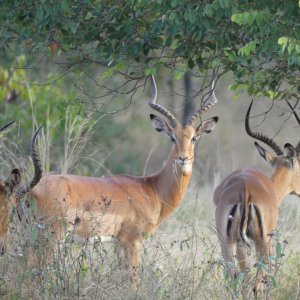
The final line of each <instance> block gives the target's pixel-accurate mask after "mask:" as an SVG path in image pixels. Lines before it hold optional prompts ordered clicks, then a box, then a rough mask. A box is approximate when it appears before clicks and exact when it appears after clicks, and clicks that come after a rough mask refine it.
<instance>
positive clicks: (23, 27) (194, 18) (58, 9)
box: [0, 0, 300, 99]
mask: <svg viewBox="0 0 300 300" xmlns="http://www.w3.org/2000/svg"><path fill="white" fill-rule="evenodd" d="M1 3H2V4H1V9H0V24H1V25H0V49H1V52H2V58H3V59H4V58H5V61H6V62H8V63H9V62H10V61H13V60H14V59H15V57H16V56H18V55H20V54H26V58H27V61H26V67H30V66H32V65H33V64H34V62H35V61H36V59H37V58H38V57H41V56H42V55H48V56H49V57H55V58H57V57H58V56H60V57H63V59H64V65H63V66H64V68H65V69H68V68H69V69H72V70H75V69H77V70H78V69H79V70H80V69H82V68H84V67H85V66H87V65H89V64H92V63H98V64H101V65H105V66H108V68H107V70H106V71H105V72H104V73H103V74H102V76H103V78H106V77H110V76H111V75H112V74H114V73H115V72H118V73H121V74H124V75H126V78H128V79H130V80H136V79H138V78H142V77H144V76H145V75H151V74H152V75H154V74H156V72H157V71H158V70H160V69H164V68H170V69H172V70H174V74H175V78H177V79H180V78H181V76H182V75H183V74H184V73H185V72H186V71H189V72H192V73H193V74H194V75H200V74H203V73H205V72H208V71H210V72H211V71H212V70H217V71H218V73H219V76H220V75H221V74H223V73H226V72H228V71H232V72H233V74H234V78H235V84H234V85H233V86H232V88H233V89H236V88H239V87H240V86H242V87H244V88H246V90H247V92H248V93H249V94H250V95H265V96H269V97H272V98H278V99H281V98H284V97H287V98H290V99H291V98H295V99H296V98H297V97H298V94H299V89H300V82H299V80H300V79H299V78H300V76H299V66H300V30H299V25H300V24H299V20H300V16H299V10H300V9H299V5H300V4H299V1H296V0H287V1H267V0H256V1H235V0H213V1H211V0H207V1H196V0H186V1H182V0H152V1H149V0H117V1H115V0H114V1H110V0H82V1H73V0H62V1H53V0H49V1H43V0H38V1H31V0H28V1H23V0H13V1H11V0H6V1H5V0H4V1H2V2H1ZM3 61H4V60H3Z"/></svg>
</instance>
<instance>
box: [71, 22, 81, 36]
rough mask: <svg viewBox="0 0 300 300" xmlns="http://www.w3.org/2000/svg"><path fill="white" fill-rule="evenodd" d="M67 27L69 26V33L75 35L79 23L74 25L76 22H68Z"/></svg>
mask: <svg viewBox="0 0 300 300" xmlns="http://www.w3.org/2000/svg"><path fill="white" fill-rule="evenodd" d="M69 26H70V29H71V32H72V33H73V34H74V33H76V31H77V28H78V26H79V23H76V22H70V24H69Z"/></svg>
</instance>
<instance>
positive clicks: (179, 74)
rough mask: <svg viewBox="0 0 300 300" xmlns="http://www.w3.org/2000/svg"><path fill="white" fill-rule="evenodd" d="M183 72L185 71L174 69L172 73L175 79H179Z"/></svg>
mask: <svg viewBox="0 0 300 300" xmlns="http://www.w3.org/2000/svg"><path fill="white" fill-rule="evenodd" d="M184 73H185V71H182V70H176V71H175V73H174V78H175V79H176V80H180V79H181V78H182V77H183V75H184Z"/></svg>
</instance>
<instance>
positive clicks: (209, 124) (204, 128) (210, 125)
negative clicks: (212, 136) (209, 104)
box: [196, 117, 219, 135]
mask: <svg viewBox="0 0 300 300" xmlns="http://www.w3.org/2000/svg"><path fill="white" fill-rule="evenodd" d="M218 120H219V118H218V117H212V118H210V119H208V120H206V121H203V122H202V123H201V124H200V125H199V126H198V127H197V128H196V133H197V135H200V134H201V133H203V132H204V133H205V134H209V133H211V132H212V131H213V130H214V129H215V127H216V124H217V123H218Z"/></svg>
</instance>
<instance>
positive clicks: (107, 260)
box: [0, 186, 300, 299]
mask: <svg viewBox="0 0 300 300" xmlns="http://www.w3.org/2000/svg"><path fill="white" fill-rule="evenodd" d="M201 191H202V193H201V196H200V195H198V197H197V198H195V197H194V195H195V194H197V193H195V190H190V191H189V192H188V194H187V197H186V199H185V200H184V202H183V203H182V205H181V207H180V208H179V209H178V210H176V211H175V212H174V213H173V214H172V216H171V217H170V218H169V219H168V220H167V221H166V222H165V223H163V224H162V226H161V227H160V228H159V230H158V231H157V232H156V233H155V234H154V235H153V236H152V237H149V238H148V239H146V240H145V242H144V245H143V248H142V250H141V252H142V253H141V262H140V265H139V276H140V280H139V281H140V282H139V289H138V291H137V292H133V291H132V290H131V289H130V283H129V278H128V272H127V268H126V266H124V261H123V260H122V253H120V250H119V247H118V245H117V243H113V242H112V243H105V244H104V243H101V242H100V241H99V240H96V241H94V242H90V243H88V244H86V245H81V244H77V243H75V242H72V238H71V236H70V235H69V237H68V238H66V240H64V241H61V242H60V243H59V244H58V242H57V241H56V240H55V238H54V237H53V234H52V232H51V228H45V227H44V226H43V223H42V222H41V221H40V220H36V219H34V218H33V217H32V216H30V213H29V215H28V216H29V219H30V220H29V222H28V223H26V222H25V221H23V224H21V223H20V222H19V220H18V218H17V216H13V217H12V222H11V224H10V235H9V241H10V245H9V249H8V252H7V253H6V254H5V255H4V256H3V257H1V258H0V270H1V280H0V293H1V295H2V296H1V298H3V299H74V298H78V299H224V298H232V299H239V298H240V290H241V282H242V278H238V279H237V280H236V281H231V280H229V279H228V277H227V273H226V269H225V267H224V264H223V261H222V258H221V256H220V249H219V245H218V241H217V236H216V234H215V230H214V222H213V206H212V196H211V191H212V187H211V186H204V187H202V188H201ZM293 200H295V199H289V200H288V201H287V203H286V204H285V205H284V207H283V209H282V214H281V216H282V218H281V219H280V222H279V224H280V226H279V227H280V232H279V233H278V237H277V241H275V244H276V245H277V246H276V249H275V250H274V259H273V263H274V268H273V270H272V272H270V273H269V277H270V282H271V291H272V294H273V299H297V297H298V294H299V292H300V286H299V283H300V280H299V272H300V260H299V258H300V255H299V251H298V247H299V244H300V243H299V237H298V235H297V226H295V224H296V223H297V222H296V219H297V212H298V209H299V205H298V203H296V201H293ZM286 217H287V218H286ZM281 226H282V227H281ZM285 239H287V240H288V244H286V243H285V242H283V240H285ZM53 247H55V249H56V251H55V253H54V252H52V251H53V250H52V249H54V248H53ZM49 252H51V253H52V254H53V253H54V256H52V258H49V257H50V256H49ZM282 253H283V254H284V256H282V255H281V254H282ZM253 265H254V258H252V263H251V266H253ZM255 272H256V269H255V268H253V267H252V268H251V274H252V275H251V276H252V281H253V280H254V278H255V274H256V273H255ZM251 288H252V285H251V281H250V283H249V290H251ZM249 299H251V298H249Z"/></svg>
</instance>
